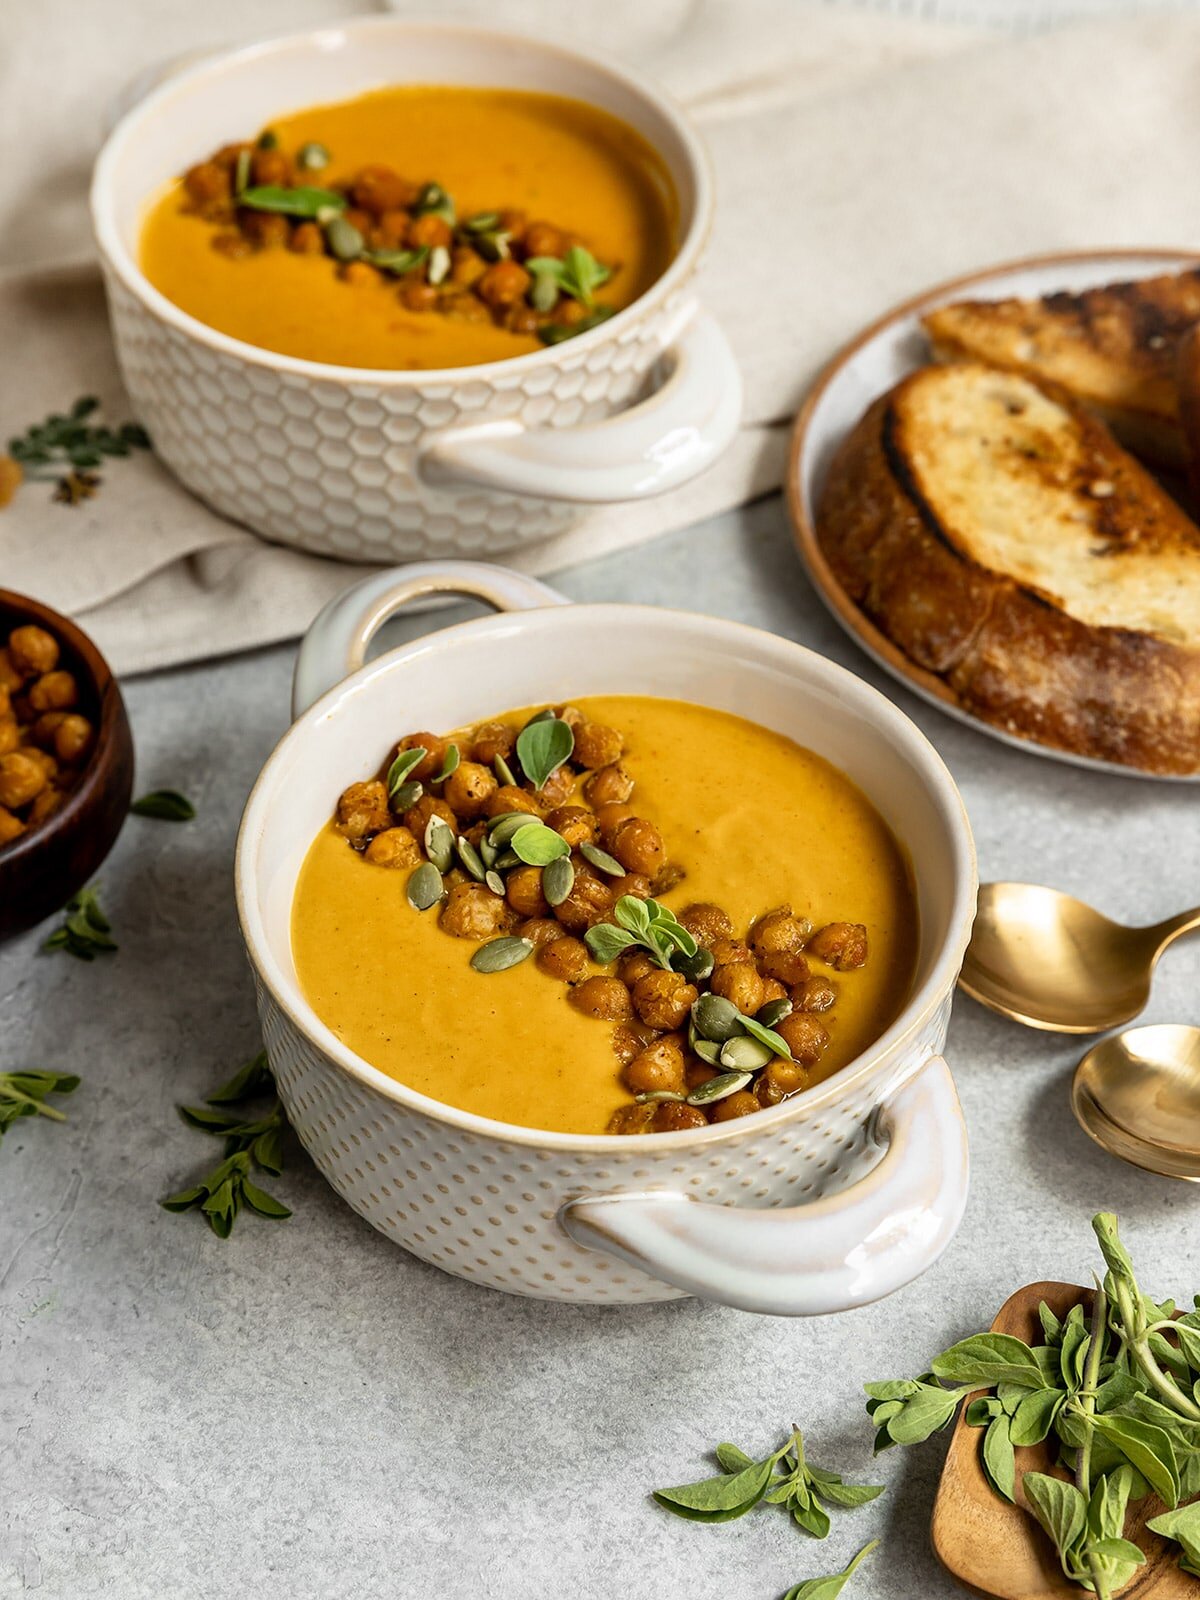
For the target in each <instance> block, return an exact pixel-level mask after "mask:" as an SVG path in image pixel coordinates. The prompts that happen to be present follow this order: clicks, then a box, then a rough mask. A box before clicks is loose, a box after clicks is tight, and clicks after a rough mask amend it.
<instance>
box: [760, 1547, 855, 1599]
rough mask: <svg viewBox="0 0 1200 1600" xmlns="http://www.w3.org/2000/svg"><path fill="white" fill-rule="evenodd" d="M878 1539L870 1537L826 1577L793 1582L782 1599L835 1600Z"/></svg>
mask: <svg viewBox="0 0 1200 1600" xmlns="http://www.w3.org/2000/svg"><path fill="white" fill-rule="evenodd" d="M878 1543H879V1540H878V1539H872V1540H871V1542H870V1543H869V1544H865V1545H863V1547H862V1549H861V1550H860V1551H859V1552H858V1554H857V1555H856V1556H855V1557H854V1558H853V1559H852V1560H851V1561H850V1562H849V1564H848V1565H847V1566H845V1567H843V1568H842V1570H841V1572H835V1573H834V1574H833V1575H832V1576H831V1577H828V1578H806V1579H805V1580H804V1582H803V1583H796V1584H793V1585H792V1587H791V1588H790V1589H789V1590H788V1591H787V1593H786V1594H785V1595H784V1596H783V1600H837V1597H838V1596H839V1595H840V1594H841V1592H842V1590H843V1589H844V1588H845V1586H846V1583H847V1580H848V1579H849V1578H850V1577H851V1575H852V1574H853V1573H854V1572H855V1571H857V1569H858V1567H859V1566H861V1564H862V1563H863V1562H864V1561H865V1560H866V1558H867V1557H868V1556H869V1555H870V1554H871V1551H872V1550H874V1549H875V1547H876V1546H877V1545H878Z"/></svg>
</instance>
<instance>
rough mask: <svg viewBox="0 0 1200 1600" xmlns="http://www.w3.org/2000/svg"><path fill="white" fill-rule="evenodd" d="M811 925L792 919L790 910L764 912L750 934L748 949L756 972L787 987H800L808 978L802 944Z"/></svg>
mask: <svg viewBox="0 0 1200 1600" xmlns="http://www.w3.org/2000/svg"><path fill="white" fill-rule="evenodd" d="M811 932H812V924H811V923H810V922H809V921H808V920H807V919H806V918H803V917H795V916H793V915H792V908H791V907H790V906H781V907H780V908H779V910H777V911H768V912H767V914H766V916H764V917H760V918H759V919H758V921H757V922H756V923H755V924H754V926H753V928H751V930H750V947H751V949H752V950H753V951H754V953H755V955H756V956H757V957H758V970H759V971H760V972H761V973H762V974H763V976H764V977H767V978H774V979H775V980H776V982H778V983H783V984H787V985H788V986H789V987H790V986H791V985H792V984H794V983H803V982H804V980H805V978H807V977H808V961H807V960H806V959H805V956H804V954H803V950H804V941H805V939H807V938H808V936H809V934H810V933H811Z"/></svg>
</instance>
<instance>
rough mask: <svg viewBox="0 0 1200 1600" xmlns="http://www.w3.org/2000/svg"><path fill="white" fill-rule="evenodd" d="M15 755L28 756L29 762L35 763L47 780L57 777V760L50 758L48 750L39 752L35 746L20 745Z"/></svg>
mask: <svg viewBox="0 0 1200 1600" xmlns="http://www.w3.org/2000/svg"><path fill="white" fill-rule="evenodd" d="M17 754H18V755H20V756H28V758H29V759H30V761H36V762H37V764H38V766H39V767H41V769H42V771H43V772H44V773H45V774H46V776H47V777H48V778H53V777H55V776H57V773H58V758H57V756H52V755H51V754H50V752H49V750H39V749H38V747H37V745H35V744H22V745H18V746H17Z"/></svg>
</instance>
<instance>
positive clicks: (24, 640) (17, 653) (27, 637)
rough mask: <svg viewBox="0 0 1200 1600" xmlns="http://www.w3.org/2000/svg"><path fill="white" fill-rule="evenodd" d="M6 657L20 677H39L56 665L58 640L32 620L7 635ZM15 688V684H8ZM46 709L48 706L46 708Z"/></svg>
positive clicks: (52, 669)
mask: <svg viewBox="0 0 1200 1600" xmlns="http://www.w3.org/2000/svg"><path fill="white" fill-rule="evenodd" d="M8 659H9V660H10V661H11V663H12V665H13V668H14V670H15V671H16V672H17V673H18V674H19V675H20V677H19V678H18V682H19V681H20V679H21V678H33V677H41V675H42V674H43V673H46V672H53V671H54V669H55V667H56V666H57V665H58V640H57V639H56V638H55V637H54V635H53V634H52V633H47V631H46V629H45V628H39V627H37V626H36V624H34V623H32V622H28V623H25V624H24V625H23V626H22V627H20V628H14V629H13V631H12V632H11V633H10V634H9V636H8ZM8 687H9V688H15V687H16V684H12V683H10V684H8ZM46 709H47V710H48V709H49V707H47V708H46Z"/></svg>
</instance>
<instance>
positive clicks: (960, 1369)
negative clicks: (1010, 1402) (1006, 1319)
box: [930, 1333, 1046, 1389]
mask: <svg viewBox="0 0 1200 1600" xmlns="http://www.w3.org/2000/svg"><path fill="white" fill-rule="evenodd" d="M930 1367H931V1370H932V1371H933V1373H934V1375H935V1376H936V1377H938V1378H944V1379H945V1380H946V1382H948V1383H969V1384H971V1385H972V1387H976V1388H978V1387H981V1386H982V1387H990V1386H991V1385H992V1384H995V1383H1001V1382H1007V1383H1018V1384H1021V1385H1023V1386H1024V1387H1025V1388H1028V1389H1044V1388H1045V1387H1046V1380H1045V1378H1044V1377H1043V1375H1042V1369H1041V1368H1040V1367H1039V1365H1038V1363H1037V1361H1036V1360H1035V1358H1034V1355H1033V1352H1032V1350H1030V1348H1029V1346H1028V1345H1027V1344H1026V1343H1025V1342H1024V1340H1022V1339H1015V1338H1014V1337H1013V1336H1012V1334H1008V1333H976V1334H972V1336H971V1337H970V1338H969V1339H962V1340H960V1341H959V1343H958V1344H955V1345H951V1347H950V1349H949V1350H945V1351H943V1352H942V1354H941V1355H940V1356H935V1357H934V1359H933V1361H932V1362H930Z"/></svg>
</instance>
